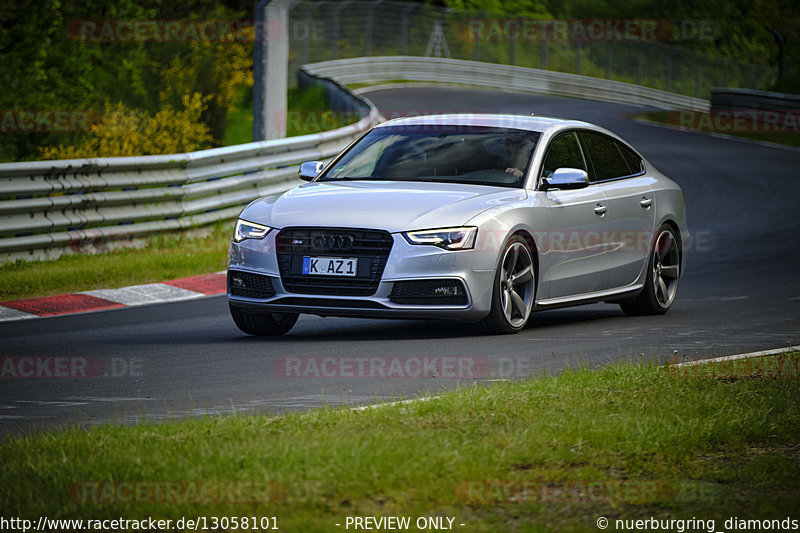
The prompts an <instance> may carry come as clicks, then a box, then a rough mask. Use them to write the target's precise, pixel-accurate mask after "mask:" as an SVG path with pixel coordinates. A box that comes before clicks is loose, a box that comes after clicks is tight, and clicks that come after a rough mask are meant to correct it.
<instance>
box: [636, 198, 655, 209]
mask: <svg viewBox="0 0 800 533" xmlns="http://www.w3.org/2000/svg"><path fill="white" fill-rule="evenodd" d="M639 205H640V206H642V207H643V208H644V209H650V206H651V205H653V199H652V198H648V197H647V196H644V197H642V201H641V202H639Z"/></svg>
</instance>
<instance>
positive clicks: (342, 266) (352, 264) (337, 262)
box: [303, 257, 358, 276]
mask: <svg viewBox="0 0 800 533" xmlns="http://www.w3.org/2000/svg"><path fill="white" fill-rule="evenodd" d="M357 272H358V259H344V258H341V257H304V258H303V274H309V275H312V276H355V275H356V273H357Z"/></svg>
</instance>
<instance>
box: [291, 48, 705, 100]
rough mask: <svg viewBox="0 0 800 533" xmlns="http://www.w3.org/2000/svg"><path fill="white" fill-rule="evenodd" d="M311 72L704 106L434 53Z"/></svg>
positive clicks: (342, 63)
mask: <svg viewBox="0 0 800 533" xmlns="http://www.w3.org/2000/svg"><path fill="white" fill-rule="evenodd" d="M304 68H305V70H306V71H307V72H308V73H310V74H313V75H315V76H322V77H327V78H333V79H335V80H337V81H338V82H340V83H344V84H349V83H376V82H382V81H390V80H391V81H394V80H408V81H426V82H437V83H442V82H446V83H461V84H467V85H473V86H475V85H477V86H481V87H491V88H495V89H496V88H501V89H506V90H511V91H523V92H535V93H546V94H554V95H558V96H569V97H575V98H587V99H590V100H601V101H606V102H620V103H626V104H642V105H647V106H652V107H655V108H659V109H689V110H693V111H708V109H709V103H708V100H703V99H701V98H693V97H690V96H683V95H680V94H675V93H670V92H666V91H662V90H659V89H652V88H649V87H643V86H641V85H634V84H631V83H624V82H620V81H611V80H604V79H599V78H591V77H588V76H579V75H577V74H566V73H563V72H553V71H550V70H540V69H535V68H527V67H517V66H511V65H497V64H494V63H482V62H477V61H467V60H463V59H445V58H439V57H408V56H394V57H361V58H355V59H338V60H332V61H324V62H321V63H314V64H312V65H306V66H305V67H304Z"/></svg>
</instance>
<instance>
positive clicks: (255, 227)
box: [233, 218, 272, 242]
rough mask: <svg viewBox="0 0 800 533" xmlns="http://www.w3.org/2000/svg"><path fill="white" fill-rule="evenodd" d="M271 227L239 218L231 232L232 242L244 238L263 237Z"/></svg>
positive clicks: (240, 240)
mask: <svg viewBox="0 0 800 533" xmlns="http://www.w3.org/2000/svg"><path fill="white" fill-rule="evenodd" d="M271 229H272V228H270V227H269V226H262V225H261V224H256V223H254V222H247V221H246V220H242V219H241V218H240V219H239V220H237V221H236V229H235V230H234V232H233V242H242V241H243V240H245V239H263V238H264V237H266V236H267V233H269V231H270V230H271Z"/></svg>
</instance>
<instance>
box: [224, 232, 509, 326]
mask: <svg viewBox="0 0 800 533" xmlns="http://www.w3.org/2000/svg"><path fill="white" fill-rule="evenodd" d="M277 234H278V232H277V231H275V230H273V231H271V232H270V233H269V234H268V235H267V236H266V237H265V238H264V239H262V240H254V239H248V240H245V241H242V242H240V243H235V242H232V243H231V246H230V250H229V253H228V271H229V276H228V301H229V303H230V305H232V306H234V307H238V308H242V309H246V310H248V311H250V312H263V313H307V314H315V315H320V316H349V317H366V318H437V319H453V320H466V321H471V320H480V319H482V318H483V317H485V316H486V315H487V314H488V313H489V310H490V309H491V296H492V283H493V279H494V271H493V270H485V269H483V270H482V269H477V268H475V263H476V261H475V258H476V254H477V253H479V252H476V251H475V250H464V251H448V250H442V249H441V248H438V247H436V246H419V245H411V244H408V242H406V240H405V239H404V238H403V237H402V235H400V234H392V239H393V243H392V249H391V252H390V253H389V257H388V259H387V261H386V266H385V268H384V271H383V275H382V276H381V279H380V282H379V283H378V286H377V290H376V291H375V293H374V294H371V295H369V296H349V295H348V296H338V295H331V294H314V293H313V292H302V293H301V292H290V291H288V290H287V289H286V288H285V287H284V283H283V281H282V279H281V274H280V268H279V265H278V255H277V253H276V249H277V248H276V236H277ZM484 253H485V252H484ZM236 272H246V273H247V272H249V273H252V274H258V275H261V276H268V277H269V278H270V280H269V281H271V283H272V289H273V290H274V294H272V295H271V296H268V297H260V298H254V297H247V296H242V295H234V294H232V293H231V286H230V279H231V274H232V273H236ZM432 279H436V280H458V281H460V282H462V283H463V286H464V289H465V292H466V303H465V304H463V305H427V304H426V305H421V304H402V303H397V302H394V301H392V300H391V299H390V296H391V294H392V290H393V288H394V285H395V283H397V282H401V281H413V280H432ZM309 291H313V289H309ZM239 292H241V291H239Z"/></svg>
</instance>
